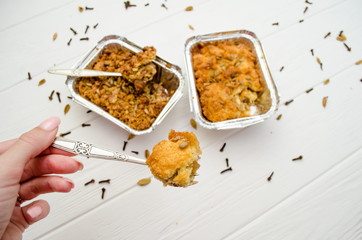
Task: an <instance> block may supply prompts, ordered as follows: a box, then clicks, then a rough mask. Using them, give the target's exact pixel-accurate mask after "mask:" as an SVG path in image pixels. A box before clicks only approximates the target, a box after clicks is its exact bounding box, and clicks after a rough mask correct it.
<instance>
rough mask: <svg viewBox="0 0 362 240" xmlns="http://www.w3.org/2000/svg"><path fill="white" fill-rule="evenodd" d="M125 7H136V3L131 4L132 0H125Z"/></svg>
mask: <svg viewBox="0 0 362 240" xmlns="http://www.w3.org/2000/svg"><path fill="white" fill-rule="evenodd" d="M124 7H125V8H126V10H127V9H128V8H129V7H136V5H135V4H131V3H130V1H125V2H124Z"/></svg>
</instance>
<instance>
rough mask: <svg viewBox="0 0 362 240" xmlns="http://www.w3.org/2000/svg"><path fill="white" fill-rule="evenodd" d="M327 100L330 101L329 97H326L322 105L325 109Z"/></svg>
mask: <svg viewBox="0 0 362 240" xmlns="http://www.w3.org/2000/svg"><path fill="white" fill-rule="evenodd" d="M327 99H328V97H324V98H323V100H322V104H323V107H324V108H325V107H326V106H327Z"/></svg>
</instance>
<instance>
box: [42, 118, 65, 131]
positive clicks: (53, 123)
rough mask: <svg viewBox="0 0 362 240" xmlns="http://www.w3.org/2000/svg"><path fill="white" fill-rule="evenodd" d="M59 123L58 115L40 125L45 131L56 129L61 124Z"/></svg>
mask: <svg viewBox="0 0 362 240" xmlns="http://www.w3.org/2000/svg"><path fill="white" fill-rule="evenodd" d="M59 124H60V119H59V118H57V117H52V118H49V119H47V120H45V121H44V122H42V123H41V124H40V125H39V127H40V128H41V129H43V130H45V131H52V130H54V129H56V128H57V127H58V126H59Z"/></svg>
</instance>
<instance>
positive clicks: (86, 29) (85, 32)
mask: <svg viewBox="0 0 362 240" xmlns="http://www.w3.org/2000/svg"><path fill="white" fill-rule="evenodd" d="M88 29H89V25H87V27H86V28H85V31H84V34H87V32H88Z"/></svg>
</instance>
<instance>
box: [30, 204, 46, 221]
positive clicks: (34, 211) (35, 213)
mask: <svg viewBox="0 0 362 240" xmlns="http://www.w3.org/2000/svg"><path fill="white" fill-rule="evenodd" d="M42 211H43V210H42V209H41V207H40V206H38V205H34V206H31V207H30V208H29V209H28V210H27V211H26V213H27V214H28V215H29V216H30V217H31V218H32V219H34V218H37V217H39V216H40V214H41V213H42Z"/></svg>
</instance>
